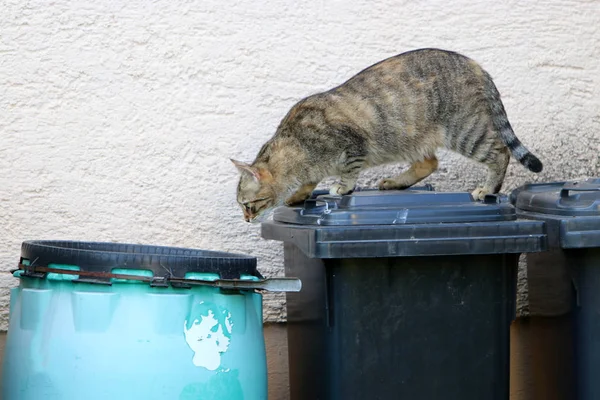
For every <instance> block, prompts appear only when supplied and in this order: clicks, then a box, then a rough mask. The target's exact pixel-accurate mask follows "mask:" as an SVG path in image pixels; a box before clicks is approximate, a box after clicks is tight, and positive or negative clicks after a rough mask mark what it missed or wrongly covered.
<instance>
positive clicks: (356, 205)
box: [273, 187, 516, 226]
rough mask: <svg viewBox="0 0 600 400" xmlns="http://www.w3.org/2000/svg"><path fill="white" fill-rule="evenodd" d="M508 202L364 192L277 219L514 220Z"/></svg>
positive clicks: (285, 210) (321, 200)
mask: <svg viewBox="0 0 600 400" xmlns="http://www.w3.org/2000/svg"><path fill="white" fill-rule="evenodd" d="M515 219H516V214H515V210H514V208H513V207H512V206H511V205H510V204H509V202H508V199H506V198H504V197H500V196H487V197H486V199H485V200H484V201H483V202H480V201H474V200H473V198H472V197H471V195H470V194H469V193H466V192H457V193H446V192H433V191H431V189H430V187H425V188H414V189H409V190H390V191H380V190H362V191H357V192H354V193H351V194H348V195H345V196H330V195H328V194H321V195H317V196H313V197H312V198H310V199H308V200H306V201H305V202H304V205H303V206H301V207H280V208H278V209H276V210H275V212H274V216H273V220H274V221H277V222H282V223H288V224H298V225H321V226H348V225H397V224H427V223H459V222H484V221H511V220H515Z"/></svg>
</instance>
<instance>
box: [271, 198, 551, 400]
mask: <svg viewBox="0 0 600 400" xmlns="http://www.w3.org/2000/svg"><path fill="white" fill-rule="evenodd" d="M262 236H263V237H264V238H266V239H275V240H280V241H283V242H284V263H285V272H286V275H290V276H296V277H299V278H300V279H302V281H303V290H302V292H301V293H298V294H295V295H293V296H292V295H289V296H287V310H288V347H289V370H290V390H291V398H292V400H308V399H310V400H353V399H361V400H363V399H369V400H377V399H381V400H395V399H411V400H412V399H414V400H442V399H443V400H453V399H461V400H464V399H485V400H496V399H502V400H507V399H508V396H509V394H508V390H509V384H508V376H509V329H510V322H511V321H512V320H513V318H514V313H515V304H514V302H515V286H516V270H517V264H518V257H519V253H523V252H532V251H540V250H543V248H544V247H545V240H546V238H545V233H544V223H543V222H538V221H521V220H517V219H516V214H515V210H514V208H513V207H512V206H511V205H510V204H509V203H508V201H507V199H503V198H501V197H497V196H488V198H486V200H485V201H484V202H475V201H473V199H472V197H471V195H470V194H468V193H440V192H434V191H428V190H406V191H377V190H365V191H360V192H354V193H353V194H351V195H346V196H342V197H333V196H328V195H322V196H318V197H317V198H312V199H309V200H307V201H306V202H305V204H304V205H303V207H297V208H289V207H281V208H278V209H277V210H276V211H275V213H274V217H273V220H272V221H269V222H265V223H264V224H263V225H262Z"/></svg>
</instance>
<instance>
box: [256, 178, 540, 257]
mask: <svg viewBox="0 0 600 400" xmlns="http://www.w3.org/2000/svg"><path fill="white" fill-rule="evenodd" d="M261 234H262V237H263V238H265V239H274V240H282V241H285V242H291V243H293V244H295V245H296V246H297V247H299V248H300V250H302V251H303V252H304V253H305V254H306V255H307V256H309V257H315V258H359V257H362V258H367V257H368V258H370V257H401V256H425V255H427V256H429V255H453V254H456V255H459V254H465V255H471V254H500V253H522V252H533V251H541V250H543V249H545V246H546V236H545V231H544V223H543V222H539V221H525V220H518V219H517V215H516V212H515V209H514V207H513V206H512V205H511V204H510V202H509V201H508V198H507V197H506V196H496V195H492V196H487V197H486V199H485V200H484V201H474V200H473V198H472V196H471V195H470V194H469V193H466V192H456V193H446V192H435V191H433V189H432V188H431V187H415V188H411V189H408V190H395V191H380V190H376V189H373V190H361V191H356V192H354V193H351V194H348V195H345V196H330V195H328V194H323V193H314V194H313V196H312V197H311V198H309V199H308V200H306V201H305V202H304V205H303V206H300V207H279V208H277V209H276V210H275V212H274V215H273V220H272V221H267V222H265V223H263V224H262V226H261Z"/></svg>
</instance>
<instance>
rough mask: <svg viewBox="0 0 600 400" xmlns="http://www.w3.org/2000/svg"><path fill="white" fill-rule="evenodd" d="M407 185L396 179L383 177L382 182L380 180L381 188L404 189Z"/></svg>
mask: <svg viewBox="0 0 600 400" xmlns="http://www.w3.org/2000/svg"><path fill="white" fill-rule="evenodd" d="M407 187H408V186H406V185H402V184H400V183H398V182H397V181H395V180H394V179H382V180H381V182H379V190H402V189H406V188H407Z"/></svg>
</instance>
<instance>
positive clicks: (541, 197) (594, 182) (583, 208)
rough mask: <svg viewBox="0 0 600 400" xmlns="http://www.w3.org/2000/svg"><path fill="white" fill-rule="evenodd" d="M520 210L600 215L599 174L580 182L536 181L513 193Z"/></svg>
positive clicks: (513, 199)
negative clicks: (597, 176)
mask: <svg viewBox="0 0 600 400" xmlns="http://www.w3.org/2000/svg"><path fill="white" fill-rule="evenodd" d="M510 201H511V203H513V204H514V205H515V207H517V208H518V209H520V210H525V211H531V212H536V213H542V214H553V215H566V216H571V217H574V216H600V178H590V179H587V180H585V181H581V182H576V181H573V182H552V183H537V184H529V185H524V186H521V187H520V188H517V189H515V190H514V191H513V192H512V193H511V195H510Z"/></svg>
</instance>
